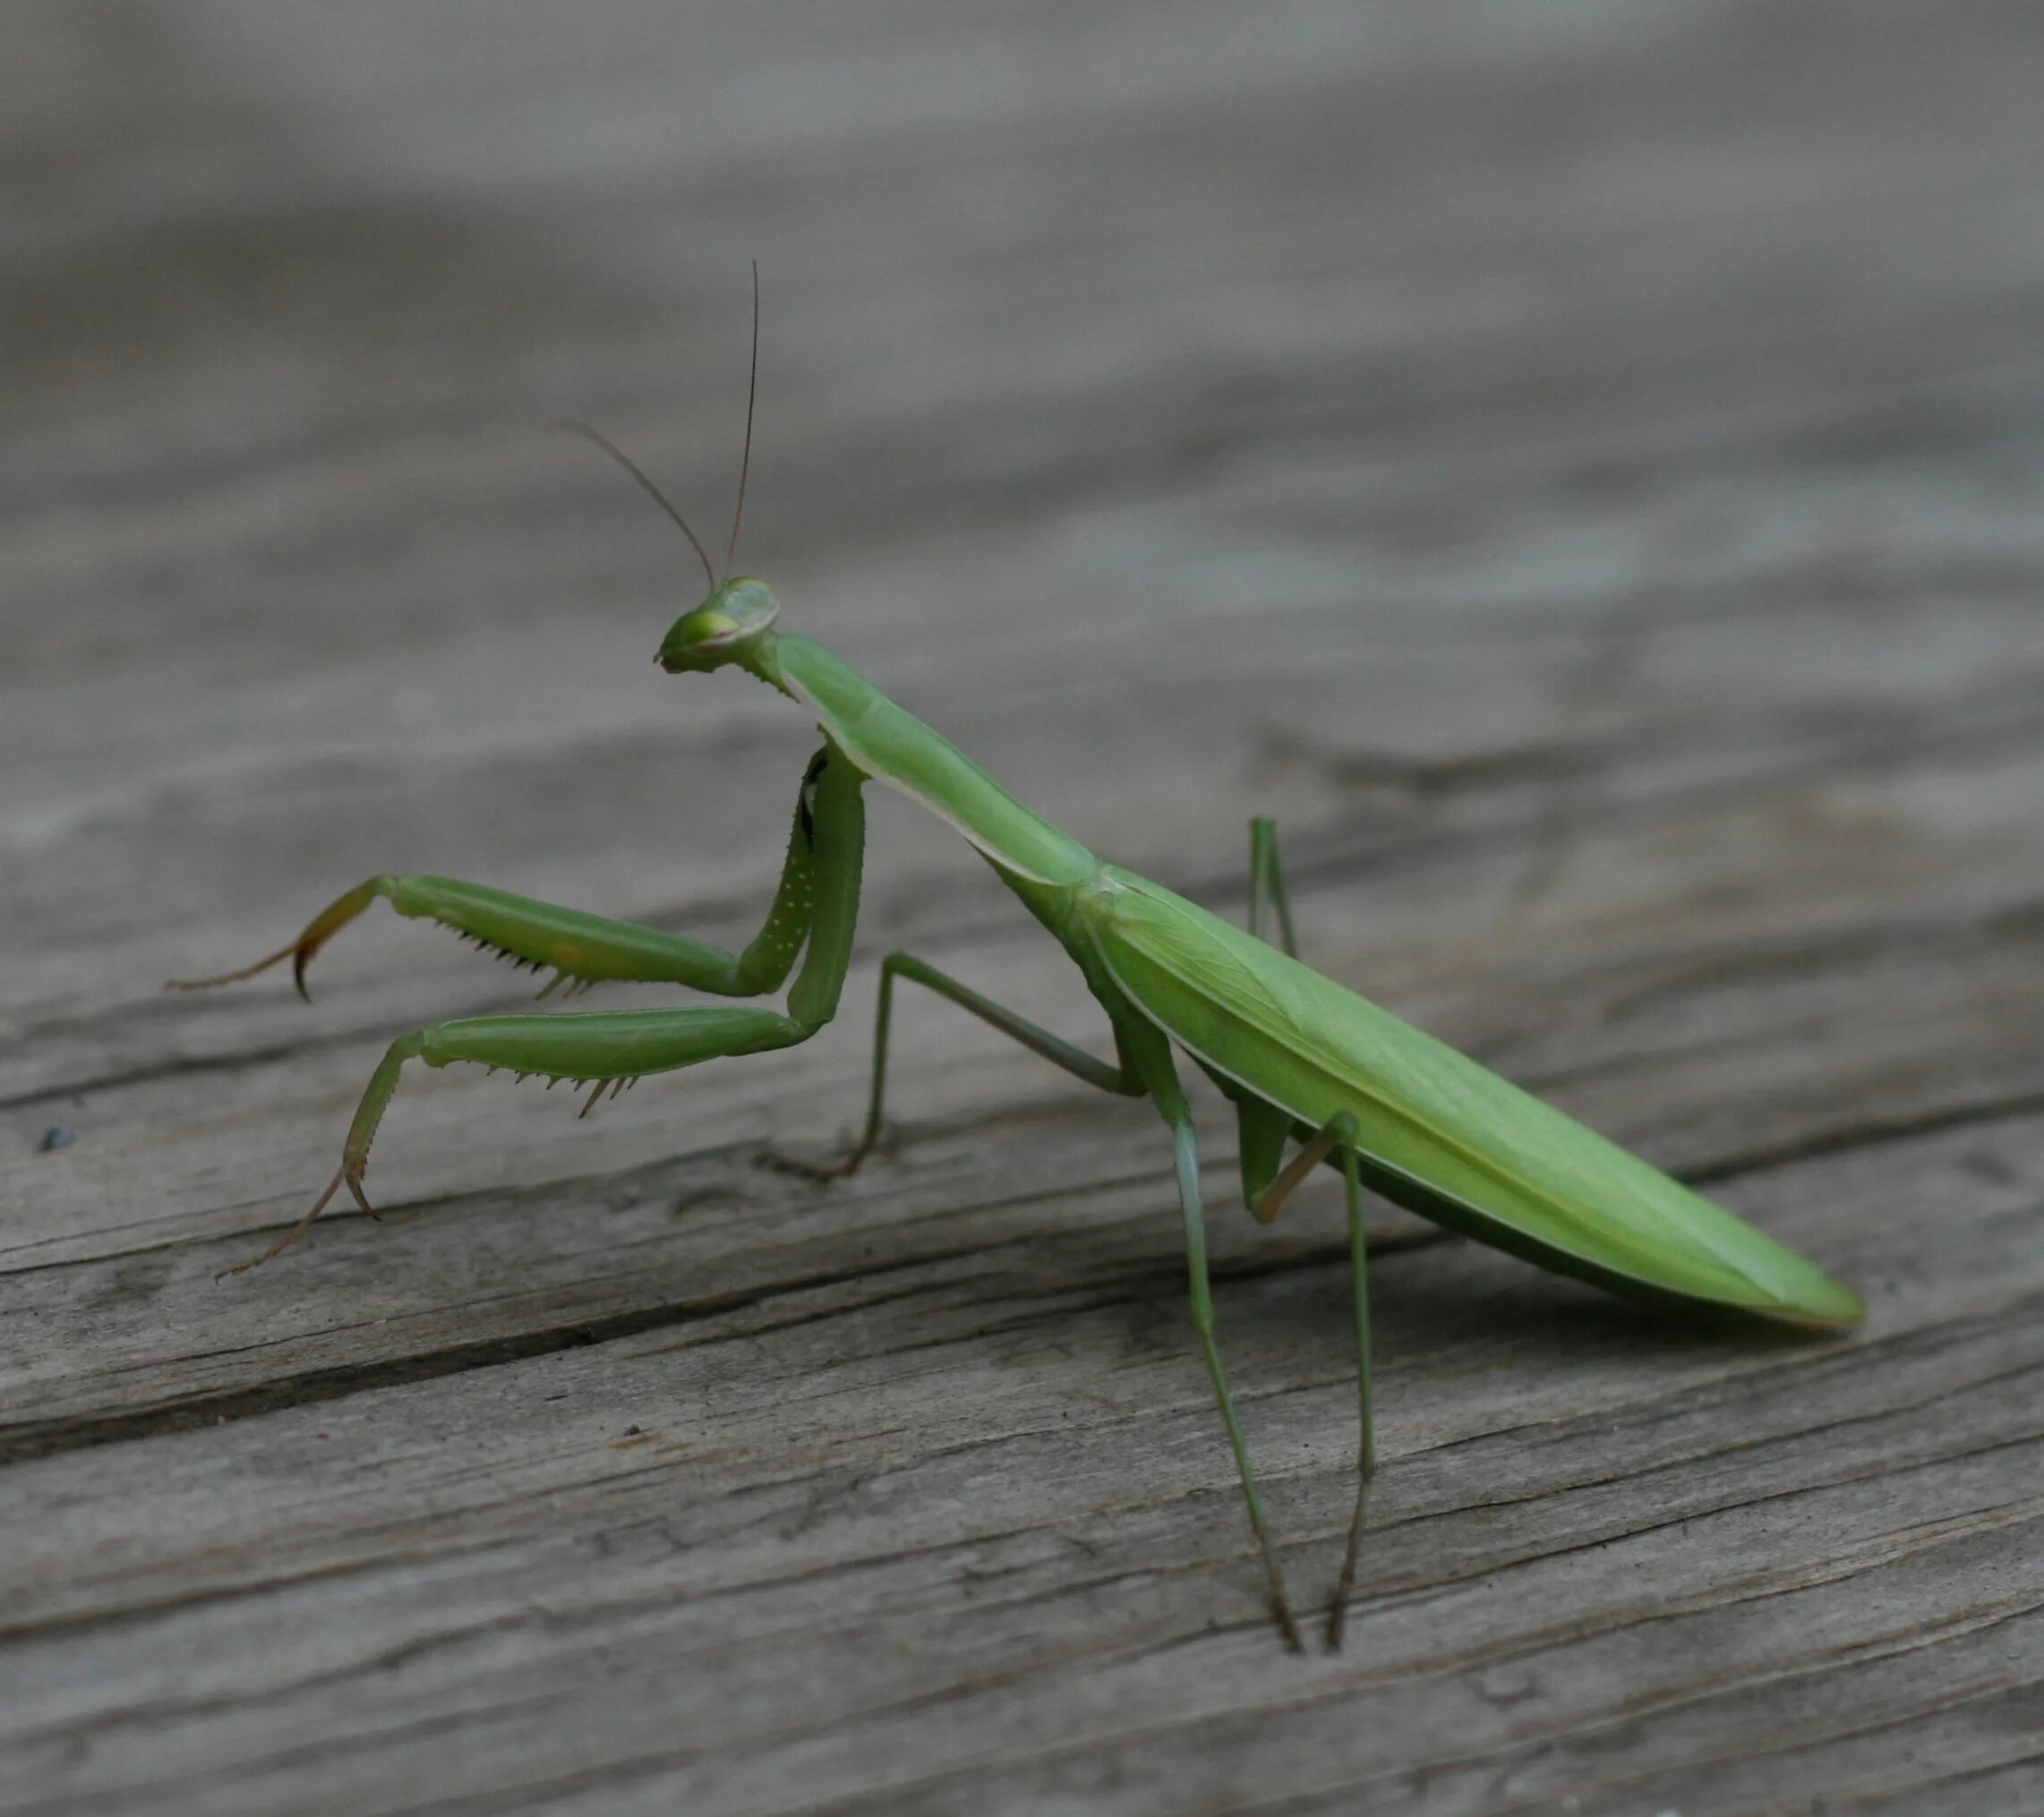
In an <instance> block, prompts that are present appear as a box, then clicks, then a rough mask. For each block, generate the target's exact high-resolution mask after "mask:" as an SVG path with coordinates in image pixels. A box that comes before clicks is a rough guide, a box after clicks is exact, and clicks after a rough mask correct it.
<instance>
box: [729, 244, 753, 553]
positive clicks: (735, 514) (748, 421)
mask: <svg viewBox="0 0 2044 1817" xmlns="http://www.w3.org/2000/svg"><path fill="white" fill-rule="evenodd" d="M758 401H759V260H757V259H755V260H753V261H752V376H751V378H750V379H748V380H747V381H746V387H745V452H744V453H743V454H742V455H740V456H739V461H738V508H737V509H735V510H734V511H732V513H731V541H730V542H728V543H726V544H725V545H724V575H725V576H726V578H729V576H730V575H731V563H732V561H733V560H734V559H736V558H737V556H738V526H739V525H740V524H742V523H743V522H744V521H745V482H746V479H747V477H748V475H749V474H750V473H751V472H752V409H753V405H756V404H757V402H758Z"/></svg>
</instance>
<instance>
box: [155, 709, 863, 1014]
mask: <svg viewBox="0 0 2044 1817" xmlns="http://www.w3.org/2000/svg"><path fill="white" fill-rule="evenodd" d="M828 755H829V752H828V750H827V748H826V749H825V750H823V751H819V752H817V755H816V756H815V757H814V758H813V759H811V760H810V763H809V767H808V771H807V772H806V773H805V774H804V776H803V778H802V789H801V794H800V798H799V799H798V800H797V803H796V806H795V827H794V832H793V833H792V835H791V838H790V840H789V842H788V857H787V859H786V862H785V863H784V864H783V866H782V869H781V882H780V886H779V888H778V889H776V890H775V891H774V905H773V907H772V908H769V909H768V910H767V914H766V920H765V924H764V925H763V926H761V928H760V930H759V932H758V934H757V935H756V936H755V937H754V938H753V940H752V943H750V944H749V945H748V946H747V947H746V948H745V950H744V951H742V952H736V953H733V952H729V951H725V950H724V949H723V947H720V946H711V945H708V944H706V943H704V942H702V941H699V940H689V939H687V938H685V937H683V936H682V935H680V934H663V933H661V932H660V931H659V930H658V929H656V928H652V927H641V926H638V925H637V923H636V922H630V921H614V920H611V918H610V917H607V916H602V915H588V914H585V913H584V912H583V911H582V910H580V909H578V908H560V907H559V906H557V905H556V904H554V903H552V902H542V901H539V900H536V899H535V898H533V897H530V896H514V895H512V894H510V893H509V891H503V890H493V889H492V888H490V887H489V886H488V885H487V884H483V883H462V882H461V881H459V880H458V879H457V878H453V877H432V876H411V877H397V876H387V877H371V878H370V879H369V880H368V881H367V882H366V883H359V884H357V885H356V886H355V888H354V889H352V890H350V891H347V893H346V895H344V896H340V897H338V898H336V899H335V900H333V901H332V902H330V903H329V904H328V906H327V907H326V908H323V909H321V911H320V913H319V914H318V915H316V916H314V917H313V918H312V921H311V922H310V923H309V924H308V925H307V926H306V928H305V930H304V933H303V934H300V935H299V936H298V938H297V939H296V940H295V941H293V942H292V943H291V944H290V945H289V946H286V947H280V948H279V949H278V951H275V952H273V953H269V954H268V955H267V956H265V957H264V958H262V959H259V960H256V962H255V963H254V964H253V965H249V966H244V967H243V968H241V969H240V970H239V971H231V972H225V973H222V974H221V975H220V976H219V977H206V978H179V979H175V980H173V981H172V983H171V984H170V985H168V986H167V988H168V989H171V990H179V991H195V990H207V989H210V988H211V987H212V986H214V985H227V984H233V983H235V981H236V980H238V979H241V978H247V977H254V976H255V975H256V974H257V973H258V972H261V971H267V970H268V969H269V968H270V967H271V966H273V965H280V964H282V963H283V961H284V960H290V961H291V969H292V975H293V977H294V979H295V982H296V984H297V986H298V994H299V995H300V996H305V995H308V993H307V991H306V989H305V968H306V967H307V966H308V965H310V964H311V963H312V958H313V955H314V954H316V953H317V952H318V951H320V949H321V947H322V946H324V945H325V944H326V943H327V942H328V941H329V940H330V939H332V938H333V936H334V935H335V934H338V932H339V931H340V930H341V929H342V928H343V927H346V926H347V925H348V923H349V922H351V921H353V920H354V919H355V917H357V916H359V915H361V914H362V913H363V912H364V911H365V910H366V909H368V908H370V907H371V906H372V905H373V904H374V903H375V902H376V901H377V900H379V899H381V900H384V901H387V902H389V904H390V906H391V907H392V908H394V909H396V910H397V911H398V914H400V915H405V916H411V917H417V918H420V919H423V920H428V921H434V922H438V923H439V924H440V926H442V927H447V928H451V929H452V930H453V931H454V932H455V933H457V934H460V935H461V936H462V938H463V939H465V940H470V941H474V942H475V944H477V945H478V946H480V947H482V948H483V949H484V950H485V951H490V952H494V953H496V954H498V955H499V956H500V957H502V958H505V959H509V960H512V961H514V962H515V963H516V964H517V965H519V966H529V967H531V968H533V969H535V970H544V969H548V968H551V969H552V972H553V974H554V977H553V979H552V983H550V984H549V985H547V986H546V988H545V989H544V990H543V991H542V992H541V993H540V994H541V996H543V997H544V996H549V995H551V994H552V993H553V992H554V991H555V990H557V989H558V988H560V986H561V985H564V984H565V985H568V987H569V991H570V992H571V993H572V992H574V991H576V990H586V989H587V988H588V987H589V986H590V985H595V984H613V983H615V984H648V985H684V986H686V987H687V988H688V989H689V990H697V991H707V992H709V993H711V994H713V995H715V996H725V997H757V996H763V995H765V994H766V993H767V992H769V991H776V990H778V989H780V987H781V985H782V983H783V980H785V979H786V977H787V976H788V974H789V972H790V971H791V969H792V968H793V967H794V963H795V957H796V955H797V954H798V953H799V952H800V951H801V947H802V942H803V940H804V939H805V938H806V937H807V935H808V931H809V918H810V912H811V908H812V905H813V902H814V900H815V895H816V887H817V879H816V868H817V854H816V849H815V840H814V832H815V825H814V821H815V813H816V800H815V798H816V791H817V781H818V779H819V777H820V776H821V775H822V773H823V771H824V768H825V761H826V759H827V758H828ZM837 767H838V768H839V769H841V770H842V769H843V768H844V767H845V766H844V765H842V764H840V765H838V766H837Z"/></svg>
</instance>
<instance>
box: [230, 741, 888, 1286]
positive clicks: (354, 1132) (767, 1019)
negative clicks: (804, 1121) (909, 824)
mask: <svg viewBox="0 0 2044 1817" xmlns="http://www.w3.org/2000/svg"><path fill="white" fill-rule="evenodd" d="M864 782H865V778H864V777H863V776H861V775H860V773H859V772H857V771H856V770H854V769H852V768H851V765H850V764H849V763H846V762H845V761H844V760H843V759H842V757H841V756H839V755H836V754H835V753H834V752H833V751H832V750H831V749H830V748H829V747H828V746H826V747H825V750H824V751H823V752H822V753H820V754H819V755H818V756H817V761H816V762H815V763H811V764H810V766H809V773H808V777H807V778H806V779H805V781H804V783H803V792H802V804H801V807H800V812H799V814H798V815H797V819H796V829H795V833H796V836H795V846H796V848H797V849H799V850H800V852H801V853H802V855H803V864H802V867H801V870H800V887H799V889H797V890H794V891H792V893H793V894H794V895H795V896H797V897H799V900H800V906H801V917H802V922H801V926H802V932H803V933H804V934H806V936H807V939H808V957H807V958H806V959H805V960H803V962H802V970H801V974H800V977H797V978H796V980H795V984H794V987H793V989H791V991H790V992H789V993H788V1012H787V1014H785V1015H783V1014H781V1013H779V1012H778V1011H773V1010H751V1009H731V1008H721V1007H720V1008H716V1009H696V1010H639V1011H624V1012H620V1013H618V1014H611V1015H568V1016H545V1015H539V1016H480V1017H474V1018H470V1019H466V1020H462V1021H457V1022H440V1023H438V1024H436V1025H434V1026H433V1027H432V1028H422V1029H420V1030H419V1031H418V1032H417V1033H416V1034H413V1035H406V1036H401V1037H400V1038H399V1039H398V1040H396V1041H393V1042H392V1043H391V1044H390V1046H389V1051H388V1052H386V1053H385V1054H384V1056H383V1058H382V1060H381V1062H380V1063H379V1064H378V1066H377V1068H376V1071H375V1072H374V1073H373V1074H372V1076H371V1078H370V1081H369V1087H368V1089H367V1090H365V1091H364V1092H363V1095H362V1103H361V1105H359V1106H358V1107H357V1108H356V1110H355V1122H353V1123H352V1124H351V1125H350V1126H349V1129H348V1133H347V1141H346V1146H345V1147H343V1149H342V1151H341V1165H340V1171H339V1172H338V1173H336V1174H335V1175H334V1178H333V1180H332V1181H331V1183H330V1184H329V1186H328V1187H327V1190H325V1191H324V1192H323V1193H321V1195H320V1198H319V1200H318V1202H317V1203H315V1204H314V1205H313V1207H312V1209H311V1210H310V1211H309V1212H307V1213H306V1214H305V1216H304V1217H302V1218H300V1219H299V1220H298V1222H297V1223H296V1224H294V1225H293V1226H292V1227H291V1228H290V1229H289V1230H287V1231H286V1232H285V1233H284V1234H283V1235H282V1236H281V1237H279V1238H278V1240H277V1241H275V1242H274V1243H272V1244H271V1245H270V1246H269V1249H267V1250H264V1251H263V1252H262V1254H261V1255H260V1256H257V1257H255V1258H253V1260H252V1261H249V1262H244V1263H243V1264H242V1267H244V1268H246V1267H254V1266H255V1263H257V1262H264V1261H268V1260H269V1258H270V1257H272V1256H274V1255H276V1254H277V1253H278V1251H279V1250H284V1249H287V1248H288V1247H289V1246H290V1245H291V1244H292V1243H294V1242H295V1241H297V1240H298V1239H299V1238H300V1237H301V1236H303V1235H304V1233H305V1232H306V1231H307V1230H308V1229H310V1228H311V1226H312V1221H313V1219H314V1218H316V1217H318V1216H319V1215H320V1214H321V1212H322V1211H324V1210H325V1209H326V1207H327V1206H328V1204H329V1201H330V1200H331V1199H333V1197H334V1195H335V1194H336V1193H337V1192H338V1191H339V1190H340V1189H341V1188H342V1187H343V1186H346V1188H347V1190H348V1191H349V1193H350V1194H351V1195H352V1196H353V1197H354V1199H355V1203H356V1204H357V1205H359V1206H361V1207H362V1208H363V1210H364V1211H368V1212H371V1213H372V1215H373V1208H372V1207H371V1205H370V1203H369V1199H368V1196H367V1195H366V1194H365V1193H364V1191H363V1183H362V1182H363V1175H364V1174H366V1173H367V1172H368V1171H369V1148H370V1144H371V1143H372V1141H373V1140H374V1139H375V1137H376V1128H377V1125H378V1124H379V1123H381V1122H382V1120H383V1113H384V1110H385V1108H386V1107H387V1106H388V1105H389V1102H390V1098H391V1095H392V1094H393V1093H394V1092H395V1091H396V1090H397V1088H398V1075H399V1073H400V1072H401V1071H403V1068H404V1065H405V1062H406V1061H408V1060H423V1062H425V1063H426V1064H427V1065H428V1066H448V1065H451V1064H453V1063H454V1062H458V1061H460V1062H468V1063H470V1064H474V1065H478V1066H488V1067H492V1068H506V1069H509V1071H513V1072H516V1073H517V1074H518V1075H519V1076H520V1077H524V1076H526V1075H527V1074H532V1073H540V1074H543V1075H544V1076H545V1077H546V1078H547V1079H548V1080H549V1081H554V1080H559V1079H573V1080H575V1081H576V1082H577V1084H578V1085H591V1084H593V1085H594V1091H592V1092H591V1094H590V1096H589V1101H588V1103H587V1104H586V1105H584V1106H583V1110H584V1113H587V1112H588V1111H589V1110H590V1109H591V1108H592V1107H593V1106H594V1104H595V1102H596V1100H597V1098H599V1097H600V1096H603V1090H604V1088H605V1087H606V1086H608V1087H609V1088H611V1090H612V1091H613V1092H616V1091H620V1090H622V1089H623V1088H624V1087H625V1086H627V1085H629V1084H630V1083H631V1082H632V1081H633V1080H634V1079H642V1078H644V1077H645V1076H646V1074H647V1073H649V1072H672V1071H676V1070H677V1069H679V1068H680V1067H684V1066H694V1065H697V1064H698V1063H699V1062H703V1061H706V1060H718V1059H722V1058H723V1057H725V1056H726V1055H730V1054H761V1053H765V1052H767V1051H768V1050H770V1049H773V1048H776V1047H792V1046H793V1045H795V1044H796V1043H797V1042H800V1041H807V1040H808V1038H809V1036H812V1035H814V1034H815V1033H816V1032H817V1029H819V1028H822V1027H823V1026H824V1025H825V1023H826V1022H828V1021H829V1020H830V1019H831V1018H832V1017H833V1016H834V1015H835V1014H836V1013H837V1004H838V998H839V995H840V994H841V993H842V990H843V988H844V975H845V972H846V969H847V968H848V967H849V966H850V964H851V938H852V934H853V931H854V929H855V928H856V926H857V925H858V920H859V885H860V870H861V867H862V866H863V864H864V860H865V849H866V811H865V803H864V801H863V800H862V799H861V798H860V789H861V787H862V786H863V785H864ZM790 869H791V873H793V871H794V864H793V858H792V857H791V866H790ZM790 895H791V886H790V885H789V884H788V883H787V879H786V877H785V876H784V877H783V899H786V898H788V897H789V896H790ZM775 907H776V912H778V909H779V907H780V904H779V902H778V901H777V902H776V905H775ZM773 932H774V922H773V920H772V919H771V918H769V920H768V923H767V926H766V929H765V932H764V933H763V934H761V936H760V939H759V940H758V941H755V942H754V943H753V946H752V948H749V949H748V954H749V953H750V952H751V951H757V949H758V948H759V947H760V945H761V943H762V942H765V940H767V939H768V937H769V936H770V935H771V934H773ZM797 944H800V940H799V939H798V941H797ZM743 962H744V960H742V959H741V960H740V961H739V963H740V964H742V963H743ZM774 963H776V964H778V965H779V967H780V975H781V976H784V975H785V973H786V971H787V966H786V964H785V963H784V962H783V961H781V960H779V959H778V958H777V957H776V958H775V959H774ZM235 1272H236V1273H238V1272H240V1271H239V1270H238V1269H237V1270H235Z"/></svg>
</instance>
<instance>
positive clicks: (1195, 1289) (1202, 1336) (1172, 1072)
mask: <svg viewBox="0 0 2044 1817" xmlns="http://www.w3.org/2000/svg"><path fill="white" fill-rule="evenodd" d="M1126 1038H1127V1043H1128V1051H1129V1058H1130V1062H1131V1063H1132V1064H1133V1066H1134V1067H1135V1068H1136V1069H1137V1071H1139V1073H1140V1075H1141V1077H1142V1083H1143V1085H1144V1087H1145V1088H1147V1090H1148V1091H1149V1093H1150V1098H1151V1099H1152V1101H1153V1102H1154V1103H1155V1104H1156V1105H1157V1108H1158V1111H1159V1113H1160V1114H1161V1115H1162V1116H1163V1118H1164V1121H1165V1122H1167V1124H1168V1125H1169V1126H1170V1130H1171V1154H1172V1159H1173V1162H1174V1164H1175V1165H1176V1171H1177V1177H1178V1203H1179V1208H1180V1210H1181V1211H1182V1212H1183V1214H1184V1222H1185V1272H1186V1274H1187V1275H1188V1276H1189V1278H1190V1284H1191V1288H1192V1300H1193V1332H1194V1333H1195V1334H1196V1335H1197V1336H1198V1338H1199V1341H1200V1354H1201V1356H1202V1358H1203V1359H1204V1361H1205V1362H1206V1366H1207V1378H1208V1380H1209V1381H1210V1382H1211V1383H1212V1385H1213V1391H1214V1399H1215V1401H1216V1402H1218V1403H1219V1406H1220V1417H1221V1422H1222V1424H1223V1425H1225V1426H1226V1427H1227V1443H1228V1448H1229V1449H1230V1450H1231V1451H1232V1452H1233V1453H1234V1454H1235V1468H1236V1475H1237V1476H1238V1477H1239V1478H1240V1479H1241V1482H1242V1497H1243V1500H1244V1503H1245V1504H1246V1505H1247V1506H1248V1510H1249V1525H1250V1530H1251V1531H1253V1533H1254V1534H1255V1536H1256V1546H1257V1549H1258V1551H1259V1552H1261V1555H1262V1558H1263V1574H1264V1579H1265V1582H1266V1584H1267V1586H1268V1593H1269V1596H1270V1613H1271V1615H1272V1616H1273V1617H1275V1618H1276V1620H1277V1623H1278V1630H1279V1633H1280V1634H1283V1635H1284V1637H1285V1644H1286V1645H1287V1647H1288V1648H1290V1649H1291V1651H1293V1652H1295V1653H1297V1652H1303V1651H1305V1650H1304V1646H1303V1645H1302V1644H1301V1643H1300V1640H1299V1625H1298V1622H1297V1620H1296V1617H1294V1616H1293V1614H1292V1604H1291V1599H1290V1598H1289V1597H1288V1596H1287V1594H1286V1593H1285V1574H1284V1572H1283V1570H1282V1569H1281V1568H1280V1566H1279V1563H1278V1548H1277V1546H1276V1545H1275V1543H1274V1542H1273V1541H1272V1540H1271V1537H1270V1525H1269V1523H1267V1522H1266V1521H1265V1520H1264V1518H1263V1503H1262V1498H1261V1497H1260V1496H1259V1495H1258V1494H1257V1492H1256V1472H1254V1471H1253V1469H1252V1468H1251V1467H1250V1463H1249V1446H1248V1444H1247V1443H1246V1441H1245V1440H1244V1437H1243V1436H1242V1422H1241V1421H1240V1420H1238V1419H1237V1418H1236V1412H1235V1399H1234V1397H1233V1396H1232V1395H1230V1394H1229V1393H1228V1391H1227V1371H1226V1370H1225V1369H1222V1367H1221V1361H1220V1346H1219V1344H1217V1343H1216V1342H1215V1338H1214V1299H1213V1287H1212V1284H1211V1283H1210V1281H1209V1279H1208V1276H1207V1233H1206V1219H1205V1216H1204V1214H1203V1213H1202V1210H1201V1206H1200V1151H1199V1141H1198V1138H1197V1136H1196V1134H1195V1133H1194V1130H1193V1112H1192V1106H1191V1105H1188V1104H1187V1103H1186V1102H1185V1094H1184V1089H1183V1088H1182V1087H1181V1086H1180V1085H1179V1083H1178V1071H1177V1067H1176V1064H1175V1063H1174V1062H1173V1061H1172V1058H1171V1047H1170V1044H1169V1043H1168V1042H1167V1040H1166V1039H1165V1038H1164V1036H1162V1035H1161V1034H1160V1033H1159V1032H1158V1030H1156V1029H1155V1028H1150V1026H1149V1025H1148V1024H1142V1025H1141V1026H1139V1027H1137V1028H1133V1029H1132V1030H1131V1031H1130V1034H1129V1035H1128V1036H1127V1037H1126Z"/></svg>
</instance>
